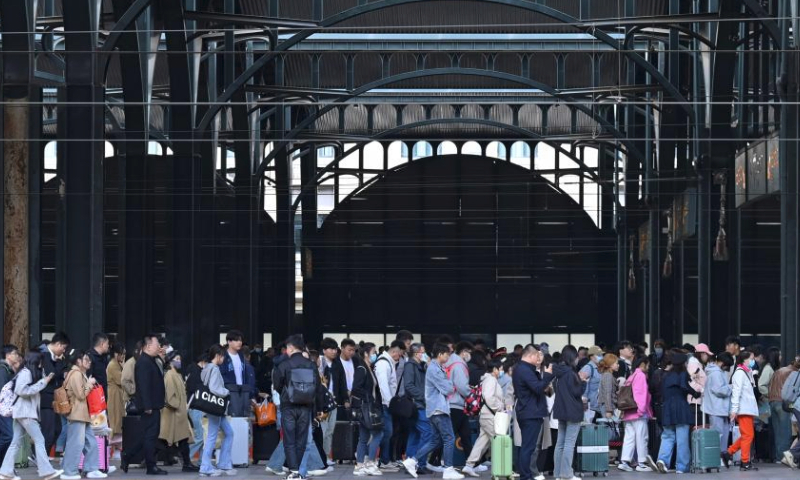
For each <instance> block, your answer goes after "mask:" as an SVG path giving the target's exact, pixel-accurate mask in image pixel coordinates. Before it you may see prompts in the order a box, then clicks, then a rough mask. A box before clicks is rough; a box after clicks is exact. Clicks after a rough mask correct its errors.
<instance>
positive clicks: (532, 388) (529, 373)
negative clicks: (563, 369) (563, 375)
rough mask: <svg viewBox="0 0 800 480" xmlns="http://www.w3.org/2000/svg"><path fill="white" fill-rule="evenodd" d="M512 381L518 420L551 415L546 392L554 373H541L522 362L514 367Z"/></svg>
mask: <svg viewBox="0 0 800 480" xmlns="http://www.w3.org/2000/svg"><path fill="white" fill-rule="evenodd" d="M511 380H512V384H513V387H514V391H513V393H514V396H515V397H516V407H515V411H516V414H517V419H518V420H528V419H534V418H545V417H547V416H548V415H549V414H548V409H547V400H546V399H545V395H544V390H545V389H546V388H547V386H548V385H550V382H552V381H553V374H552V373H547V372H544V373H540V372H539V371H538V370H536V367H534V366H533V365H531V364H530V363H528V362H525V361H521V362H519V363H518V364H517V365H516V366H515V367H514V375H513V377H512V379H511ZM581 413H583V407H581Z"/></svg>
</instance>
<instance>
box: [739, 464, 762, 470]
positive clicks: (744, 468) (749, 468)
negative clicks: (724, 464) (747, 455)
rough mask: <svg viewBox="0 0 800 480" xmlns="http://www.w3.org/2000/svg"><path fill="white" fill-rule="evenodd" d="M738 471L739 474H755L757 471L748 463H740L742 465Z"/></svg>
mask: <svg viewBox="0 0 800 480" xmlns="http://www.w3.org/2000/svg"><path fill="white" fill-rule="evenodd" d="M739 471H740V472H757V471H758V469H757V468H756V467H754V466H753V464H752V463H750V462H747V463H745V462H742V464H741V465H739Z"/></svg>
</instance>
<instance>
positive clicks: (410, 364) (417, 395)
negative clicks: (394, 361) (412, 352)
mask: <svg viewBox="0 0 800 480" xmlns="http://www.w3.org/2000/svg"><path fill="white" fill-rule="evenodd" d="M403 388H404V389H405V393H406V396H407V397H408V398H410V399H411V400H413V401H414V406H415V407H417V409H418V410H425V364H424V363H422V362H417V361H416V360H414V359H411V360H409V361H407V362H406V364H405V366H404V367H403Z"/></svg>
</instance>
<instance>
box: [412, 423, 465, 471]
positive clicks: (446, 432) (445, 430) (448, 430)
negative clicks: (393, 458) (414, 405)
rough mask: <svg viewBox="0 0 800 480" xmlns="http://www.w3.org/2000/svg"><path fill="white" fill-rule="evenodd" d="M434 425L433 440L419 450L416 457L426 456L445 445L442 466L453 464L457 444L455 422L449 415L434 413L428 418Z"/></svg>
mask: <svg viewBox="0 0 800 480" xmlns="http://www.w3.org/2000/svg"><path fill="white" fill-rule="evenodd" d="M428 420H429V421H430V423H431V426H432V427H433V435H432V437H431V440H430V441H429V442H428V443H426V444H425V445H423V446H422V448H420V449H419V450H417V455H416V456H415V457H414V458H415V459H420V458H425V457H427V456H428V454H429V453H431V452H432V451H434V450H436V449H437V448H439V447H440V446H443V447H444V448H443V450H442V467H444V468H447V467H452V466H453V450H454V449H455V446H456V437H455V435H454V434H453V424H452V423H451V422H450V416H449V415H444V414H442V415H434V416H432V417H431V418H429V419H428Z"/></svg>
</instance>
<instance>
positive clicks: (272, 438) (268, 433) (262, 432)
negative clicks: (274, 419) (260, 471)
mask: <svg viewBox="0 0 800 480" xmlns="http://www.w3.org/2000/svg"><path fill="white" fill-rule="evenodd" d="M280 441H281V434H280V432H278V428H277V427H276V426H275V425H269V426H267V427H258V426H255V425H254V426H253V464H254V465H255V464H257V463H258V462H259V461H261V460H269V458H270V457H271V456H272V452H274V451H275V448H276V447H277V446H278V443H280Z"/></svg>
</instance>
